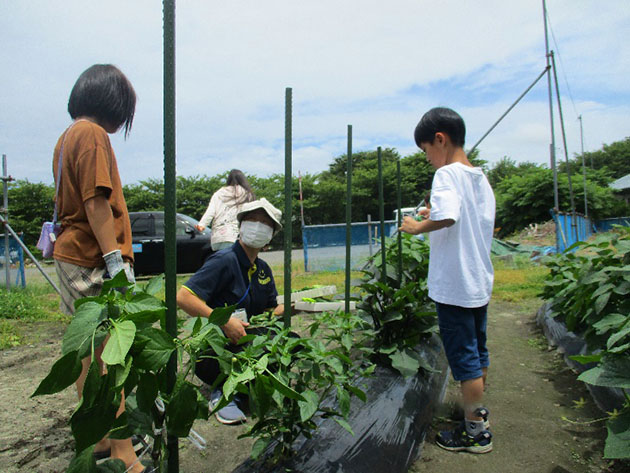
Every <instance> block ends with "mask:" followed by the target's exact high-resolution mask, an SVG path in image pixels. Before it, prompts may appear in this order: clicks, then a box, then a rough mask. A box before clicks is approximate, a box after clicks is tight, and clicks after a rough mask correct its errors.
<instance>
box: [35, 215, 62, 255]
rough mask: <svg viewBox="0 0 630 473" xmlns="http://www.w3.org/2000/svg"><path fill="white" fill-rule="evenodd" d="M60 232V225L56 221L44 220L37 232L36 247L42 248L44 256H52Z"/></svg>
mask: <svg viewBox="0 0 630 473" xmlns="http://www.w3.org/2000/svg"><path fill="white" fill-rule="evenodd" d="M60 232H61V225H60V224H59V223H56V222H44V224H43V225H42V232H41V233H40V234H39V240H38V241H37V248H38V249H40V250H42V255H43V256H44V258H52V255H53V252H54V251H55V241H56V240H57V235H59V233H60Z"/></svg>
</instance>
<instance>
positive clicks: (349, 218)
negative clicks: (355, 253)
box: [345, 125, 352, 314]
mask: <svg viewBox="0 0 630 473" xmlns="http://www.w3.org/2000/svg"><path fill="white" fill-rule="evenodd" d="M347 158H348V163H347V167H346V169H347V170H346V174H347V176H346V178H347V182H348V186H347V189H346V296H345V297H346V304H345V310H346V314H347V313H349V312H350V256H351V255H350V250H351V248H352V125H348V154H347Z"/></svg>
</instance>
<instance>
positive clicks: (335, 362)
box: [323, 352, 344, 374]
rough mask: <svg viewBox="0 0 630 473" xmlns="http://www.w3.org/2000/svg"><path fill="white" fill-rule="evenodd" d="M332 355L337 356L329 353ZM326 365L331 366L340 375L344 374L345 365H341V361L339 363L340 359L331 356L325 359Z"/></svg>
mask: <svg viewBox="0 0 630 473" xmlns="http://www.w3.org/2000/svg"><path fill="white" fill-rule="evenodd" d="M329 353H330V354H332V355H337V354H336V353H334V352H329ZM323 361H324V363H326V364H327V365H328V366H330V367H331V368H332V369H334V370H335V371H336V372H337V373H338V374H341V373H343V371H344V369H343V364H342V363H341V361H339V358H337V357H336V356H329V357H327V358H324V360H323Z"/></svg>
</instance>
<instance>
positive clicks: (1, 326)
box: [0, 285, 70, 350]
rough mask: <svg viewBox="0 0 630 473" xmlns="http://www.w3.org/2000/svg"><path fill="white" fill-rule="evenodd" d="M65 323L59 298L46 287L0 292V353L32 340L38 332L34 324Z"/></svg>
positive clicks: (51, 289) (1, 290) (30, 287)
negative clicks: (34, 328)
mask: <svg viewBox="0 0 630 473" xmlns="http://www.w3.org/2000/svg"><path fill="white" fill-rule="evenodd" d="M69 321H70V317H68V316H66V315H64V314H62V313H61V312H60V311H59V296H58V295H57V293H56V292H55V291H54V289H53V288H52V287H50V286H48V285H30V286H27V287H26V288H13V289H11V291H7V290H6V289H0V350H4V349H6V348H11V347H15V346H18V345H23V344H26V343H31V342H32V341H34V339H36V338H37V335H36V333H37V332H38V331H37V330H33V325H34V324H38V323H41V322H58V323H68V322H69Z"/></svg>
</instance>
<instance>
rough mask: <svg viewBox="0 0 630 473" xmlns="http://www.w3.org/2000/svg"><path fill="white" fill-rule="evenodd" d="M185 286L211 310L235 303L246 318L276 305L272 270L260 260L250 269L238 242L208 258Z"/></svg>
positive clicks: (247, 259)
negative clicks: (244, 311) (243, 310)
mask: <svg viewBox="0 0 630 473" xmlns="http://www.w3.org/2000/svg"><path fill="white" fill-rule="evenodd" d="M184 286H185V287H186V288H188V289H189V290H191V291H192V292H193V293H194V294H195V295H196V296H197V297H199V298H200V299H201V300H203V301H205V303H206V304H207V305H208V307H210V308H211V309H214V308H215V307H223V306H225V305H226V304H227V305H232V304H236V303H237V302H238V303H239V304H238V308H244V309H245V310H246V311H247V315H248V317H251V316H253V315H258V314H262V313H263V312H264V311H265V310H268V309H273V308H275V307H276V306H277V305H278V302H277V299H276V298H277V296H278V291H277V290H276V283H275V281H274V280H273V275H272V274H271V268H269V265H268V264H267V263H265V262H264V261H263V260H261V259H260V258H256V260H255V261H254V264H253V265H252V264H251V263H250V261H249V258H248V257H247V254H246V253H245V250H243V247H242V246H241V244H240V242H239V241H238V240H237V241H236V243H234V245H232V247H231V248H226V249H224V250H220V251H217V252H216V253H214V254H213V255H212V256H210V258H208V260H207V261H206V262H205V263H204V265H203V266H202V267H201V268H199V270H197V272H196V273H195V274H193V275H192V277H191V278H190V279H189V280H188V281H186V283H185V284H184ZM248 288H249V290H248Z"/></svg>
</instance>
